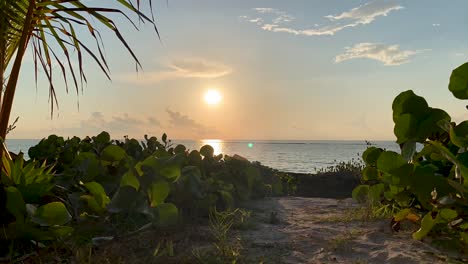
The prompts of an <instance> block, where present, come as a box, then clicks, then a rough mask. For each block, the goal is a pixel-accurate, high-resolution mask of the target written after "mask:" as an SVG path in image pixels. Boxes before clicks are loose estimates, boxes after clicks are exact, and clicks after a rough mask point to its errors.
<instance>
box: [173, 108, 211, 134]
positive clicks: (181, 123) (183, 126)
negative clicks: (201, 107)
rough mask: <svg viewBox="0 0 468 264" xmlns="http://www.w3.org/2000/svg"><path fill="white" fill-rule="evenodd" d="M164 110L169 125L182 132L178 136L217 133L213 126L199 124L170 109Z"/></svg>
mask: <svg viewBox="0 0 468 264" xmlns="http://www.w3.org/2000/svg"><path fill="white" fill-rule="evenodd" d="M166 112H167V113H168V114H169V125H170V126H171V127H172V128H175V131H176V132H179V133H180V132H182V133H181V134H179V135H177V136H178V137H192V138H203V137H210V136H213V134H216V133H217V131H216V130H215V129H214V128H211V127H208V126H205V125H202V124H199V123H198V122H196V121H195V120H193V119H191V118H190V117H188V116H187V115H184V114H182V113H180V112H177V111H172V110H170V109H166Z"/></svg>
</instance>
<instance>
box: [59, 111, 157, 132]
mask: <svg viewBox="0 0 468 264" xmlns="http://www.w3.org/2000/svg"><path fill="white" fill-rule="evenodd" d="M160 129H161V123H160V122H159V120H157V119H156V118H154V117H134V116H131V115H129V114H127V113H123V114H114V115H113V116H111V117H108V116H106V115H105V114H104V113H102V112H93V113H91V114H90V115H89V117H87V118H84V119H81V120H79V121H78V123H77V124H76V125H73V126H69V127H62V128H54V133H59V134H64V135H78V136H85V135H88V136H89V135H96V134H97V133H99V132H101V131H107V132H109V133H110V134H111V136H113V137H117V138H120V137H122V136H124V135H131V136H135V137H141V136H143V134H144V133H150V132H154V131H155V130H160ZM57 131H58V132H57Z"/></svg>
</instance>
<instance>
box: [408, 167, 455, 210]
mask: <svg viewBox="0 0 468 264" xmlns="http://www.w3.org/2000/svg"><path fill="white" fill-rule="evenodd" d="M436 172H437V167H435V166H433V165H425V166H417V167H416V168H415V171H414V182H413V184H412V186H411V190H412V191H413V193H414V194H415V195H416V196H417V197H418V200H419V201H420V202H421V204H422V205H423V206H425V207H427V209H430V208H431V206H430V205H429V204H428V202H429V201H431V200H432V196H431V192H432V191H433V190H434V189H435V190H436V192H437V195H438V196H441V197H443V196H445V195H447V194H449V193H450V191H452V190H453V188H452V187H451V186H450V185H449V183H448V181H447V180H446V178H445V177H443V176H441V175H438V174H437V173H436Z"/></svg>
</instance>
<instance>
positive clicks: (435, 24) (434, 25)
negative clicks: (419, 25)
mask: <svg viewBox="0 0 468 264" xmlns="http://www.w3.org/2000/svg"><path fill="white" fill-rule="evenodd" d="M432 26H433V27H440V24H439V23H434V24H432Z"/></svg>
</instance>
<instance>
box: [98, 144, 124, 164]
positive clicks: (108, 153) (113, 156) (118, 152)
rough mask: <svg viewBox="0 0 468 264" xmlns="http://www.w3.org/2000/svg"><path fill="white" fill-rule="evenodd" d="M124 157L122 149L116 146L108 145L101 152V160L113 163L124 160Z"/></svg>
mask: <svg viewBox="0 0 468 264" xmlns="http://www.w3.org/2000/svg"><path fill="white" fill-rule="evenodd" d="M125 156H126V153H125V150H124V149H123V148H121V147H119V146H116V145H109V146H107V147H106V148H105V149H104V150H103V151H102V154H101V159H102V160H105V161H110V162H114V161H121V160H122V159H123V158H125Z"/></svg>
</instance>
